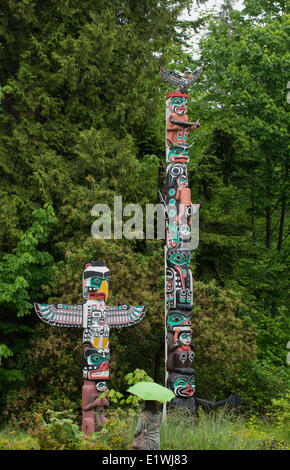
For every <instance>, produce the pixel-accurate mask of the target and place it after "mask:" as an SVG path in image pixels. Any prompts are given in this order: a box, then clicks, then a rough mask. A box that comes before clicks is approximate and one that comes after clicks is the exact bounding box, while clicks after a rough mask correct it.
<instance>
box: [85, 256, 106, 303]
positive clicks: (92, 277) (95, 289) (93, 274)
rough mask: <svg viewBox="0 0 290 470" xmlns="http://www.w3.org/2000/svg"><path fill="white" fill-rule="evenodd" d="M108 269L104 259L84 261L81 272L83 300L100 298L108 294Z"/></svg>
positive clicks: (104, 297)
mask: <svg viewBox="0 0 290 470" xmlns="http://www.w3.org/2000/svg"><path fill="white" fill-rule="evenodd" d="M109 281H110V271H109V269H108V268H107V267H106V263H105V261H91V262H88V263H86V265H85V269H84V272H83V298H84V299H85V300H102V301H103V302H104V303H105V302H106V301H107V299H108V296H109Z"/></svg>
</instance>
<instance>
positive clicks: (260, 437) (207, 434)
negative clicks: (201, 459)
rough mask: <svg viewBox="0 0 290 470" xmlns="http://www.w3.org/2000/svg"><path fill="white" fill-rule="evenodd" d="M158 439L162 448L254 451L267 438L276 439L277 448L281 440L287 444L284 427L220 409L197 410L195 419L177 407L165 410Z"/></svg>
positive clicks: (287, 439) (287, 437) (267, 439)
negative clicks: (174, 409) (171, 410)
mask: <svg viewBox="0 0 290 470" xmlns="http://www.w3.org/2000/svg"><path fill="white" fill-rule="evenodd" d="M160 440H161V448H162V449H164V450H169V449H170V450H256V449H259V447H260V446H261V444H262V442H263V441H270V440H271V441H278V444H277V445H278V448H279V447H282V446H284V444H282V443H286V444H287V443H288V447H289V435H287V431H286V430H285V429H283V428H281V427H277V426H276V425H274V424H270V423H266V422H264V421H263V420H258V419H256V418H255V417H251V418H245V417H242V416H239V415H237V414H235V412H232V411H225V410H223V409H219V410H214V411H212V412H207V413H205V412H202V411H201V412H199V417H198V418H193V417H192V416H188V414H185V413H184V412H182V411H177V410H176V411H174V413H168V415H167V417H166V419H165V420H164V421H163V423H162V425H161V428H160ZM264 447H265V445H264ZM266 447H267V445H266Z"/></svg>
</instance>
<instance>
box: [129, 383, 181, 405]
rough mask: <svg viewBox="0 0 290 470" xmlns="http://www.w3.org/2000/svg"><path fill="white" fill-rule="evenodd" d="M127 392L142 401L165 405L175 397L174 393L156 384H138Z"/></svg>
mask: <svg viewBox="0 0 290 470" xmlns="http://www.w3.org/2000/svg"><path fill="white" fill-rule="evenodd" d="M127 392H130V393H133V394H134V395H137V397H140V398H142V399H143V400H153V401H160V402H161V403H166V402H167V401H170V400H171V399H172V398H174V397H175V395H174V393H173V392H172V391H171V390H169V388H166V387H163V386H162V385H159V384H156V383H155V382H138V383H137V384H135V385H132V387H129V388H128V390H127Z"/></svg>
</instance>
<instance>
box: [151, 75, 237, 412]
mask: <svg viewBox="0 0 290 470" xmlns="http://www.w3.org/2000/svg"><path fill="white" fill-rule="evenodd" d="M160 72H161V75H162V76H163V78H164V79H165V80H166V81H167V82H169V83H170V84H171V85H172V86H173V88H178V90H177V91H176V92H173V93H168V94H167V96H166V131H165V143H166V163H167V164H168V165H167V170H166V194H165V199H164V198H163V196H162V195H161V193H159V196H160V200H161V202H162V203H163V205H164V209H165V230H166V236H165V247H164V252H165V253H164V261H165V336H166V346H165V347H166V351H165V358H166V385H167V387H168V388H170V389H171V390H172V391H173V392H174V394H175V398H173V399H172V400H171V402H170V405H173V406H178V407H182V408H186V409H187V410H190V411H191V412H192V413H194V412H195V411H196V408H197V407H198V406H203V407H210V408H215V407H217V406H221V405H224V404H226V403H229V404H230V405H231V406H238V405H239V404H240V398H239V397H238V396H236V395H230V397H229V398H227V399H225V400H220V401H218V402H216V403H214V402H211V401H208V400H204V399H202V398H197V397H195V396H194V392H195V371H194V369H193V359H194V352H193V348H194V342H193V340H192V326H191V313H192V297H193V292H192V274H191V270H190V268H189V263H190V257H191V254H190V251H191V250H192V249H193V248H196V247H197V244H196V242H195V241H194V238H198V234H196V233H194V230H192V226H193V225H194V226H195V230H197V231H198V224H196V216H197V215H198V212H199V209H200V207H201V203H198V204H193V203H192V202H191V191H190V188H189V187H188V178H187V164H188V162H189V145H188V143H187V138H188V134H189V132H190V131H191V130H194V129H197V128H198V127H199V126H200V122H199V121H197V122H189V120H188V116H187V114H186V113H187V102H188V94H187V92H186V88H187V87H188V86H190V85H192V84H193V83H194V82H195V81H196V80H197V79H198V77H199V76H200V74H201V72H202V68H199V69H197V70H196V71H195V72H193V73H190V74H187V75H184V76H183V77H182V76H180V75H179V74H176V73H175V72H173V71H171V70H168V69H165V68H164V67H161V70H160ZM193 219H194V221H195V223H193ZM197 220H198V219H197ZM165 413H166V407H165V408H164V414H165Z"/></svg>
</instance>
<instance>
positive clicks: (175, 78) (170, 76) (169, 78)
mask: <svg viewBox="0 0 290 470" xmlns="http://www.w3.org/2000/svg"><path fill="white" fill-rule="evenodd" d="M160 73H161V75H162V77H163V78H164V80H166V82H169V83H170V84H171V85H172V86H173V87H174V88H176V87H178V86H179V84H180V80H182V76H181V75H179V74H178V73H175V72H173V71H172V70H169V69H166V68H165V67H160Z"/></svg>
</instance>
